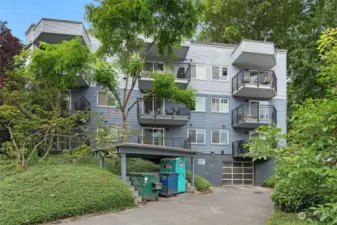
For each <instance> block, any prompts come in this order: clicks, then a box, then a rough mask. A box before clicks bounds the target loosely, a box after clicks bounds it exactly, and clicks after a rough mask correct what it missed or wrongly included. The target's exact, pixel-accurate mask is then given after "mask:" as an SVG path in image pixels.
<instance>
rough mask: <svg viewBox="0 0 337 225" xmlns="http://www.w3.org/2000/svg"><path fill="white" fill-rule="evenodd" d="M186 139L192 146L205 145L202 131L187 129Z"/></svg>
mask: <svg viewBox="0 0 337 225" xmlns="http://www.w3.org/2000/svg"><path fill="white" fill-rule="evenodd" d="M187 132H188V138H189V139H190V141H191V143H192V144H205V142H206V140H205V139H206V138H205V130H203V129H188V131H187Z"/></svg>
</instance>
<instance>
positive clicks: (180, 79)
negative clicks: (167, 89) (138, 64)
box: [138, 62, 191, 91]
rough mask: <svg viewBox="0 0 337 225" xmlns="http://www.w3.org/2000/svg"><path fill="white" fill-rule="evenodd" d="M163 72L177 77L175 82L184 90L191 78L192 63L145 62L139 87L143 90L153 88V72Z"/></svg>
mask: <svg viewBox="0 0 337 225" xmlns="http://www.w3.org/2000/svg"><path fill="white" fill-rule="evenodd" d="M154 72H162V73H171V74H173V75H174V76H175V77H176V78H175V82H176V84H177V85H178V87H179V88H180V89H182V90H184V89H186V88H187V86H188V84H189V83H190V80H191V64H189V63H174V64H173V65H172V64H171V65H169V64H164V63H156V62H145V64H144V70H143V73H142V76H141V77H140V78H139V79H138V85H139V89H140V90H141V91H147V90H152V88H153V80H154V79H153V77H152V73H154Z"/></svg>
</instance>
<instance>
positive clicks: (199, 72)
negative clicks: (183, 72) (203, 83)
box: [191, 65, 206, 80]
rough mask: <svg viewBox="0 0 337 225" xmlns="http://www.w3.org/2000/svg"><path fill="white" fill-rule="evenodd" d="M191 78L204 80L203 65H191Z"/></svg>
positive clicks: (204, 69)
mask: <svg viewBox="0 0 337 225" xmlns="http://www.w3.org/2000/svg"><path fill="white" fill-rule="evenodd" d="M191 78H192V79H197V80H206V67H205V66H204V65H191Z"/></svg>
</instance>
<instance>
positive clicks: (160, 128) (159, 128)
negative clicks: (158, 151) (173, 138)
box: [142, 127, 165, 146]
mask: <svg viewBox="0 0 337 225" xmlns="http://www.w3.org/2000/svg"><path fill="white" fill-rule="evenodd" d="M144 129H152V130H153V129H157V130H162V131H163V145H158V146H165V128H162V127H142V144H144V139H143V137H144ZM152 138H153V137H152Z"/></svg>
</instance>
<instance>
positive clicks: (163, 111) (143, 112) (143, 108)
mask: <svg viewBox="0 0 337 225" xmlns="http://www.w3.org/2000/svg"><path fill="white" fill-rule="evenodd" d="M145 99H146V97H144V94H143V101H142V114H143V115H154V110H153V114H145V111H144V110H145V104H144V100H145ZM154 100H155V98H152V107H153V106H154ZM165 109H166V108H165V100H164V99H162V114H161V115H165Z"/></svg>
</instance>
